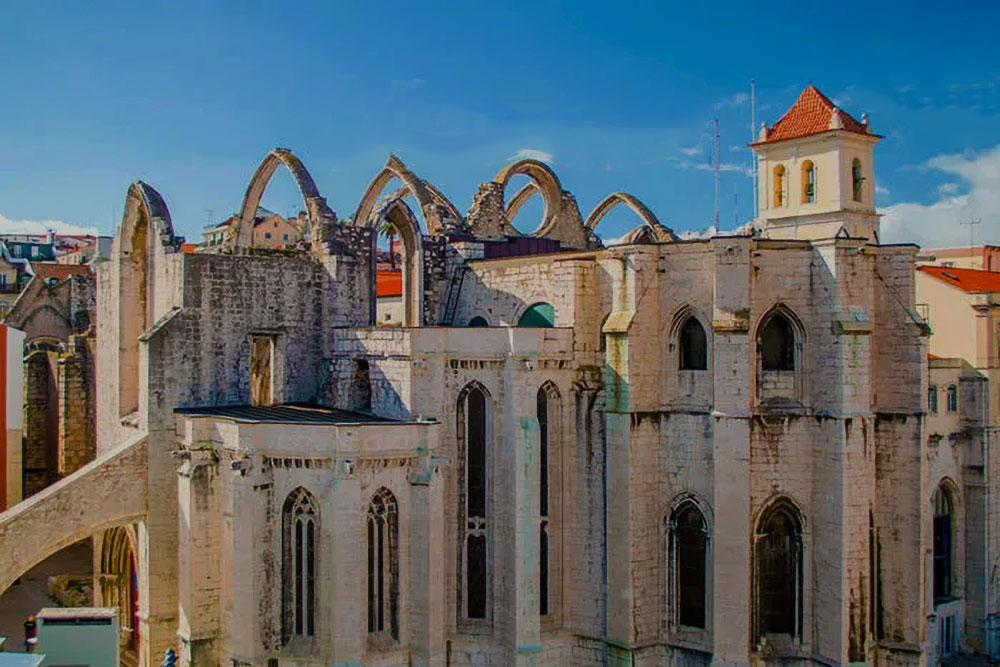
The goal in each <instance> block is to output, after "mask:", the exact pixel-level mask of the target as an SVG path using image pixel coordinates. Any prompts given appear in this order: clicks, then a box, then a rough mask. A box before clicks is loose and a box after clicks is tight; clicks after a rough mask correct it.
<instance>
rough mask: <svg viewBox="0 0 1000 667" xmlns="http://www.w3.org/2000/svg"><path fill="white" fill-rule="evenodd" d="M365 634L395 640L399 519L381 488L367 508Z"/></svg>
mask: <svg viewBox="0 0 1000 667" xmlns="http://www.w3.org/2000/svg"><path fill="white" fill-rule="evenodd" d="M368 633H369V634H371V635H386V636H389V637H391V638H392V639H399V519H398V513H397V510H396V498H395V497H394V496H393V495H392V493H391V492H390V491H389V490H388V489H386V488H384V487H383V488H381V489H379V490H378V491H376V492H375V495H374V496H373V497H372V500H371V503H370V504H369V505H368Z"/></svg>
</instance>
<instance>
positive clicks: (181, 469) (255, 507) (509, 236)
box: [0, 86, 1000, 667]
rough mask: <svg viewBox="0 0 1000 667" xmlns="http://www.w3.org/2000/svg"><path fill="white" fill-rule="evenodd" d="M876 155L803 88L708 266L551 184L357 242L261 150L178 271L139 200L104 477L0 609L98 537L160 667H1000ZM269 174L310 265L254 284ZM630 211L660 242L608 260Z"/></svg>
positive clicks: (277, 267) (7, 521)
mask: <svg viewBox="0 0 1000 667" xmlns="http://www.w3.org/2000/svg"><path fill="white" fill-rule="evenodd" d="M877 141H878V136H877V135H874V134H873V133H872V132H871V129H870V127H869V126H868V124H867V123H866V122H864V119H863V120H862V121H858V120H856V119H854V118H852V117H851V116H850V115H848V114H846V113H845V112H843V111H842V110H839V109H837V108H836V107H835V106H834V105H833V104H832V102H830V100H828V99H827V98H826V97H824V96H823V95H822V94H821V93H820V92H819V91H818V90H816V89H815V88H813V87H811V86H810V87H809V88H807V89H806V90H805V91H803V93H802V95H801V96H800V98H799V100H798V101H797V102H796V104H795V105H794V106H793V107H792V108H791V109H790V110H789V111H788V113H786V114H785V116H783V117H782V118H781V119H780V120H779V121H778V122H777V123H775V125H774V126H772V127H770V128H764V130H763V132H762V134H761V137H760V141H758V142H756V143H755V144H754V150H755V151H756V152H757V153H758V155H759V157H760V166H761V175H762V178H761V195H762V197H761V201H762V203H763V204H762V207H761V219H760V220H758V221H757V223H758V224H757V228H758V230H759V233H758V234H755V235H749V234H747V235H719V236H715V237H713V238H708V239H697V240H691V241H681V240H680V239H678V237H677V236H676V235H675V234H674V233H673V232H672V231H671V230H669V229H668V228H666V227H664V226H663V225H662V224H660V223H659V221H658V220H657V219H656V216H655V215H654V214H653V213H652V212H651V211H650V210H649V209H648V208H647V207H646V206H644V205H643V204H642V203H641V202H640V201H639V200H638V199H636V198H635V197H633V196H631V195H628V194H627V193H620V192H615V193H612V194H610V195H609V196H608V197H607V198H606V199H605V200H603V201H602V202H601V203H600V204H599V205H598V206H597V207H595V209H594V211H592V212H591V213H590V214H589V215H587V216H584V215H582V214H581V211H580V210H579V208H578V205H577V203H576V199H575V198H574V197H573V195H572V194H571V193H570V192H568V191H567V190H565V189H564V187H563V185H562V183H561V182H560V180H559V178H558V176H557V175H556V174H555V173H554V172H553V171H552V170H551V168H549V167H548V166H547V165H545V164H543V163H541V162H538V161H534V160H519V161H517V162H514V163H512V164H510V165H508V166H506V167H504V168H503V169H502V170H501V171H500V172H499V173H497V174H496V175H495V176H493V177H492V178H491V179H490V180H488V181H486V182H484V183H482V184H481V185H480V186H479V188H478V190H477V192H476V194H475V196H474V198H473V200H472V202H471V204H470V206H469V209H468V213H467V214H466V215H462V214H461V213H460V212H459V211H458V209H457V208H456V207H455V205H454V204H453V203H452V202H451V201H449V200H448V199H447V198H446V197H445V196H444V195H443V194H442V193H441V192H440V191H439V190H437V189H436V188H435V187H434V186H433V185H432V184H430V183H428V182H427V181H424V180H422V179H420V178H419V177H417V176H416V175H415V174H413V173H412V172H411V171H409V170H408V169H407V168H406V166H405V165H404V164H403V163H402V162H401V161H400V160H398V159H397V158H395V157H394V156H391V157H390V158H389V160H388V161H387V162H386V164H385V166H384V167H383V168H382V169H381V170H380V171H379V172H378V173H377V174H376V175H375V177H374V178H373V179H372V181H371V183H370V185H369V186H368V188H367V189H366V191H365V192H364V194H363V195H362V197H361V199H360V202H359V203H358V204H357V206H356V208H355V209H354V211H355V212H354V214H353V216H352V217H350V218H340V217H338V216H337V215H336V214H335V213H334V212H333V211H332V210H331V209H330V207H329V206H328V205H327V203H326V200H325V199H324V198H323V197H322V196H321V194H320V192H319V189H318V188H317V187H316V184H315V183H314V182H313V180H312V178H311V176H310V175H309V173H308V171H307V170H306V169H305V166H304V165H303V163H302V162H301V160H299V159H298V158H297V157H296V156H295V155H293V154H292V153H291V152H290V151H288V150H286V149H275V150H273V151H271V152H270V153H269V154H268V155H267V157H266V158H265V160H264V162H263V163H262V164H261V165H260V168H259V169H258V170H257V172H256V175H255V176H254V178H253V180H252V181H251V183H250V186H249V187H248V188H247V190H246V192H247V197H246V201H245V202H244V208H245V209H246V215H240V216H236V217H235V218H234V222H233V225H235V226H234V227H233V228H232V229H231V230H230V233H228V234H227V238H226V245H225V251H226V252H211V251H210V250H206V249H205V248H203V249H202V252H198V253H185V252H182V240H181V239H180V238H178V237H176V236H175V235H174V233H173V228H172V224H171V220H170V214H169V211H168V208H167V205H166V203H165V201H164V200H163V198H162V197H161V196H160V195H159V194H158V193H157V192H156V191H155V190H154V189H153V188H151V187H150V186H148V185H146V184H144V183H141V182H136V183H133V184H132V186H131V187H130V188H129V190H128V194H127V199H126V205H125V211H126V214H125V216H124V219H123V221H122V226H121V228H120V229H119V231H118V233H117V234H116V237H115V242H114V247H113V252H112V258H111V260H110V261H108V262H105V263H103V264H101V265H100V267H99V274H98V289H97V291H98V298H97V305H98V308H99V316H98V318H97V326H98V329H99V332H98V337H97V342H98V351H97V354H96V359H97V375H98V376H99V377H100V378H101V381H102V384H101V387H102V390H101V391H99V392H98V396H97V398H98V406H97V434H98V439H97V459H96V460H95V461H94V462H93V464H91V465H88V466H86V467H84V468H83V469H81V470H79V471H77V472H76V473H74V474H72V475H70V476H68V477H67V478H65V479H64V480H62V481H61V482H60V484H58V485H55V486H53V487H51V488H49V489H45V490H44V491H42V492H41V493H39V494H38V495H37V496H36V498H35V499H33V500H32V502H31V503H22V504H20V505H18V506H16V507H14V508H12V509H11V510H10V511H8V512H7V513H5V514H3V515H0V536H2V538H3V539H2V540H0V591H2V590H3V589H4V588H5V587H6V586H8V585H9V584H10V583H11V582H12V581H13V580H14V578H16V577H17V576H19V575H20V574H21V573H23V572H24V571H25V570H26V569H27V568H29V567H30V566H32V565H33V564H35V563H36V562H38V561H39V560H41V559H42V558H44V557H46V556H48V555H49V554H51V553H52V552H53V551H54V550H55V549H57V548H59V546H60V545H64V544H69V543H71V542H73V541H75V540H78V539H81V538H87V537H92V538H93V539H94V545H95V564H96V565H97V572H96V574H95V582H96V583H95V602H96V603H99V604H100V605H101V606H117V607H119V614H120V616H119V618H120V619H121V625H122V628H123V629H126V630H127V631H128V632H129V637H130V638H132V639H131V641H132V642H134V643H132V644H130V646H129V652H130V653H131V654H132V655H131V658H137V659H138V660H139V662H140V663H142V664H147V665H148V664H153V663H154V661H155V660H157V659H158V658H159V656H162V655H163V652H164V650H165V649H166V648H168V647H176V648H178V649H179V653H180V655H181V661H182V664H185V665H221V664H225V665H236V666H239V667H246V666H248V665H253V666H254V667H275V666H277V667H291V665H329V664H366V665H380V666H386V667H388V666H389V665H446V664H447V665H474V664H494V665H500V664H503V665H508V664H511V665H543V664H551V665H566V664H581V665H584V664H594V665H606V664H705V663H712V662H716V663H719V664H757V665H765V664H766V665H789V664H791V665H808V664H814V665H831V664H845V663H875V662H877V663H878V664H892V665H914V666H916V665H925V664H928V663H932V662H934V661H935V660H937V658H938V657H940V656H942V655H945V654H947V653H948V652H950V651H951V650H952V649H953V647H954V646H959V645H961V646H966V647H970V648H971V647H977V646H980V647H983V648H984V650H990V649H991V648H992V647H993V646H995V643H994V642H995V638H994V637H992V636H990V633H989V632H988V628H991V627H993V624H994V623H995V620H994V619H996V618H997V614H998V612H1000V610H998V609H997V608H996V606H995V600H996V589H997V586H998V582H997V581H995V577H993V575H992V572H993V569H992V564H993V563H994V562H995V561H996V552H995V549H994V547H993V546H992V544H993V543H992V542H991V541H990V540H988V539H987V540H980V539H979V537H978V536H977V533H976V532H975V531H974V530H971V529H965V528H964V526H967V525H968V523H969V521H973V520H974V517H973V516H972V512H973V509H972V508H975V507H978V506H979V505H977V503H978V500H977V499H976V497H975V496H974V495H969V496H967V494H975V493H981V492H985V491H986V489H980V488H979V487H975V484H974V482H975V481H976V479H975V476H974V471H970V472H969V473H968V475H967V476H965V477H962V476H960V475H959V473H958V472H956V470H955V469H956V468H957V467H958V466H962V467H968V466H970V465H977V463H978V461H979V459H977V458H976V456H975V454H974V452H970V453H968V454H967V453H966V452H965V450H964V449H963V450H962V451H959V452H957V453H955V452H954V451H949V449H948V448H949V447H950V445H948V444H941V443H942V442H945V441H946V442H951V440H946V439H948V438H951V437H952V435H953V434H954V433H956V425H955V424H951V423H946V424H940V425H938V426H936V427H935V428H938V429H939V431H940V434H941V440H940V441H938V442H937V443H936V444H935V443H934V442H932V440H933V439H932V438H930V437H929V434H928V431H927V428H928V421H929V420H928V417H927V405H926V401H927V398H928V391H927V389H928V385H927V377H928V366H927V340H926V336H927V334H928V329H927V326H926V324H925V323H924V321H923V320H922V319H921V318H920V317H919V316H918V315H917V314H916V312H915V306H916V299H915V292H914V283H915V280H916V278H915V275H919V274H915V271H914V259H915V257H916V254H917V248H916V247H915V246H911V245H896V244H894V245H881V244H879V243H878V228H879V219H878V215H877V214H876V211H875V206H874V192H873V185H874V168H873V148H874V145H875V143H876V142H877ZM282 166H283V167H285V168H287V169H288V170H289V171H290V172H291V174H292V176H293V177H294V179H295V182H296V183H297V184H298V186H299V188H300V190H301V192H302V195H303V199H304V204H305V209H306V211H307V214H306V217H307V219H308V225H309V227H308V229H309V236H310V238H309V243H308V245H305V244H303V247H301V248H299V249H297V250H296V251H295V252H288V253H259V252H254V244H255V241H254V238H255V237H254V230H255V227H256V223H255V221H254V219H253V217H252V215H251V212H256V211H257V204H258V202H259V197H260V196H261V194H262V192H263V191H264V189H265V188H266V186H267V183H268V179H269V178H270V176H271V174H273V172H274V170H275V169H276V168H278V167H282ZM516 175H525V176H527V177H528V178H529V179H531V181H532V182H533V187H534V188H535V190H536V191H537V194H538V195H539V196H541V197H542V198H543V199H544V203H545V205H544V209H543V210H544V211H545V213H544V219H543V220H542V223H541V225H540V227H539V230H538V232H537V233H536V235H534V236H530V237H526V236H523V235H520V234H519V233H518V232H517V231H516V229H515V228H514V227H513V225H512V224H511V217H512V215H513V210H514V209H513V208H512V204H513V203H514V202H522V203H523V198H522V197H521V196H520V195H516V196H514V197H511V198H508V197H507V195H506V193H505V188H506V186H507V185H508V184H509V183H510V181H511V179H512V178H513V177H514V176H516ZM393 179H398V180H399V181H400V182H402V183H403V184H404V189H403V190H402V191H397V192H389V193H388V195H387V196H385V197H384V198H383V195H385V193H386V190H387V188H388V187H389V184H390V183H391V182H392V181H393ZM400 192H402V194H404V195H409V196H412V198H413V199H414V200H415V201H416V202H417V207H416V210H415V209H413V208H410V206H409V205H408V204H407V203H406V197H404V196H402V195H401V194H400ZM529 194H530V193H529ZM508 202H510V203H508ZM619 205H622V206H626V207H628V208H629V209H631V210H632V211H633V212H634V213H635V214H636V216H637V218H638V220H639V222H640V224H639V225H638V226H637V227H636V228H635V229H634V230H633V231H632V232H631V233H629V234H628V235H627V236H626V239H625V242H624V243H622V244H620V245H616V246H612V247H605V246H604V245H603V244H602V242H601V241H600V239H599V238H598V236H597V235H596V233H595V229H596V227H597V226H598V225H599V224H600V221H601V219H602V218H603V217H604V215H605V214H606V213H607V212H608V211H609V210H611V209H612V208H614V207H615V206H619ZM514 208H516V207H514ZM418 214H419V215H420V216H421V218H422V221H421V218H418ZM386 220H388V221H390V222H392V224H393V225H394V226H395V227H396V229H397V231H398V232H399V238H400V239H401V242H402V243H403V246H404V252H403V253H402V254H403V261H402V263H401V267H400V270H401V272H402V274H403V275H402V276H401V292H402V300H403V305H404V307H403V311H402V315H401V320H402V326H399V327H393V328H385V327H378V326H376V325H377V324H378V322H377V313H378V311H377V300H378V277H377V271H378V262H377V260H376V258H375V257H373V256H372V252H373V250H374V249H375V247H376V243H375V241H376V237H377V234H378V232H377V231H376V230H378V229H379V228H380V227H381V224H382V223H383V222H384V221H386ZM275 276H280V280H277V279H275V278H274V277H275ZM938 370H941V372H942V373H944V372H948V373H952V376H948V377H941V378H940V379H939V380H937V381H941V382H952V381H957V382H958V383H959V384H960V385H962V386H964V382H965V381H964V380H963V377H964V376H963V375H962V373H964V372H965V371H964V370H961V369H955V370H954V371H952V370H948V369H935V372H937V371H938ZM955 374H957V376H956V375H955ZM935 377H937V376H935ZM955 377H957V380H956V379H955ZM949 378H950V379H949ZM977 386H978V385H977ZM970 391H971V390H970ZM969 414H971V412H970V413H969ZM961 419H962V417H961V413H960V415H959V423H958V426H957V429H958V430H960V429H961V428H964V424H963V423H962V422H961ZM969 419H972V417H969ZM961 439H962V436H956V437H955V438H953V440H954V441H955V442H958V441H959V440H961ZM962 442H963V443H964V440H962ZM961 447H965V445H964V444H963V445H961ZM935 457H936V458H935ZM949 457H950V460H945V459H949ZM983 470H984V476H985V475H988V474H989V473H990V472H991V471H990V470H989V468H988V467H984V469H983ZM983 482H984V483H986V480H985V479H984V480H983ZM973 487H975V489H978V490H975V489H974V490H972V491H970V490H969V489H973ZM987 488H988V487H987ZM70 508H72V511H69V509H70ZM977 540H979V541H977ZM935 556H938V558H937V559H935V558H934V557H935ZM939 563H940V564H939ZM968 591H975V592H974V593H972V592H968ZM980 591H981V592H982V594H981V595H980V594H979V592H980ZM970 615H974V616H975V617H976V619H975V622H970V620H969V616H970ZM980 621H981V622H980ZM949 628H951V629H950V630H949ZM949 633H951V634H949ZM983 635H985V636H983ZM942 638H943V639H942Z"/></svg>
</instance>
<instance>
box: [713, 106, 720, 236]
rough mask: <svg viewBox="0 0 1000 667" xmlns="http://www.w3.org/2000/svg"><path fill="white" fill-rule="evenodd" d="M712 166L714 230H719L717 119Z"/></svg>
mask: <svg viewBox="0 0 1000 667" xmlns="http://www.w3.org/2000/svg"><path fill="white" fill-rule="evenodd" d="M713 162H714V163H713V165H712V168H713V170H714V171H715V231H716V233H718V231H719V119H718V118H716V119H715V157H714V158H713Z"/></svg>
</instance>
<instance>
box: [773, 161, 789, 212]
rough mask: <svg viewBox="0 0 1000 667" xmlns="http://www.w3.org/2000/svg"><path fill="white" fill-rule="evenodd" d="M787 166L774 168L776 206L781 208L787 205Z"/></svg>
mask: <svg viewBox="0 0 1000 667" xmlns="http://www.w3.org/2000/svg"><path fill="white" fill-rule="evenodd" d="M785 187H786V185H785V166H784V165H781V164H779V165H778V166H777V167H775V168H774V206H775V208H780V207H782V206H784V205H785Z"/></svg>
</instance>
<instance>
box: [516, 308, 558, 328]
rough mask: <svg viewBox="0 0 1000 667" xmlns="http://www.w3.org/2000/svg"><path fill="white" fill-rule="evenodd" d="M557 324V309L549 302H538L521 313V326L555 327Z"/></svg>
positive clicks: (519, 323) (518, 323) (519, 322)
mask: <svg viewBox="0 0 1000 667" xmlns="http://www.w3.org/2000/svg"><path fill="white" fill-rule="evenodd" d="M555 325H556V310H555V308H553V307H552V304H549V303H536V304H534V305H533V306H531V307H530V308H528V309H527V310H526V311H524V314H523V315H521V319H520V320H518V322H517V326H519V327H554V326H555Z"/></svg>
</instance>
